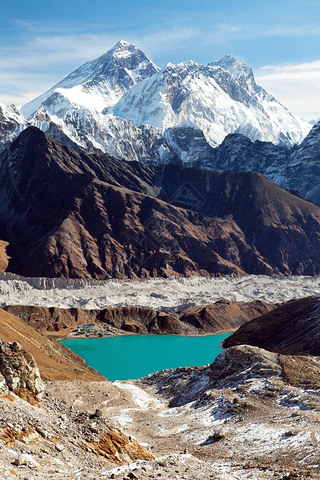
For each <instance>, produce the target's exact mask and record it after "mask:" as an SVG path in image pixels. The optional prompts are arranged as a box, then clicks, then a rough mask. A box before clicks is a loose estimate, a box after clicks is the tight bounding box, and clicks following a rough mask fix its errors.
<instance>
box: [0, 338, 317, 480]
mask: <svg viewBox="0 0 320 480" xmlns="http://www.w3.org/2000/svg"><path fill="white" fill-rule="evenodd" d="M4 354H5V362H4ZM0 366H1V372H2V377H1V379H2V380H1V397H0V406H1V420H0V459H1V461H0V475H1V478H5V479H8V480H12V479H16V478H20V479H28V480H29V479H37V478H39V479H62V478H63V479H66V480H67V479H91V480H93V479H99V478H101V479H102V478H106V479H109V478H113V479H119V480H120V479H121V480H123V479H139V478H140V479H154V478H160V479H161V478H163V479H166V480H168V479H176V480H181V479H186V480H187V479H188V480H189V479H190V480H191V479H192V480H200V479H201V480H202V479H203V478H207V479H217V480H218V479H222V480H231V479H239V478H241V479H279V480H280V479H317V478H320V474H319V462H320V451H319V446H318V445H319V441H320V435H319V395H318V392H319V387H320V385H319V378H320V377H319V373H320V362H319V360H318V358H316V357H300V356H294V357H293V356H282V355H277V354H275V353H270V352H267V351H266V350H262V349H259V348H257V347H251V346H238V347H232V348H229V349H227V350H226V351H225V352H223V353H222V354H221V355H220V356H219V357H218V358H217V359H216V360H215V362H214V363H213V364H212V365H209V366H205V367H197V368H181V369H178V370H175V371H174V370H169V371H163V372H159V373H157V374H153V375H150V376H149V377H146V378H145V379H142V380H140V381H127V382H113V383H111V382H108V381H104V382H84V381H55V382H44V383H42V382H41V380H40V378H39V374H38V370H37V367H36V366H35V364H34V363H33V362H32V360H31V358H30V356H28V354H27V353H25V352H24V351H21V350H20V347H19V345H17V344H5V343H4V342H2V344H1V355H0ZM35 379H37V382H38V383H37V388H36V390H35V385H36V382H35ZM18 387H19V388H22V389H24V390H28V392H29V393H30V398H28V399H29V402H31V404H30V403H28V402H27V400H26V399H23V398H21V391H19V388H18Z"/></svg>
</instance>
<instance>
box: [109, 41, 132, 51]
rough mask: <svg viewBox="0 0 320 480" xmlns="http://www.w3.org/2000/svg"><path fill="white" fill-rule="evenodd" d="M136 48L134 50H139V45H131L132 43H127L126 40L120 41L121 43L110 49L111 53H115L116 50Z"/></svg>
mask: <svg viewBox="0 0 320 480" xmlns="http://www.w3.org/2000/svg"><path fill="white" fill-rule="evenodd" d="M130 47H131V48H134V49H138V47H137V45H135V44H134V43H130V42H127V41H126V40H119V42H117V43H116V44H115V45H114V46H113V47H112V48H111V49H110V52H113V51H115V50H123V49H124V48H127V49H129V48H130Z"/></svg>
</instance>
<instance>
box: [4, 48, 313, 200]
mask: <svg viewBox="0 0 320 480" xmlns="http://www.w3.org/2000/svg"><path fill="white" fill-rule="evenodd" d="M22 114H23V115H24V116H25V117H26V118H27V120H25V119H24V117H23V116H22ZM29 125H33V126H36V127H38V128H40V129H41V130H43V131H44V132H46V133H47V134H48V135H50V136H51V137H53V138H54V139H55V140H57V141H58V142H59V143H61V144H64V145H68V146H71V147H73V148H79V147H83V148H89V149H99V150H102V151H103V152H107V153H109V154H111V155H113V156H115V157H117V158H121V159H124V160H136V161H139V162H142V163H153V164H166V163H183V164H185V165H196V166H200V167H202V168H208V169H210V170H219V171H226V170H229V171H230V170H231V171H248V170H256V171H259V172H261V173H262V174H264V175H265V176H267V177H269V178H271V179H272V180H273V181H274V182H276V183H278V184H279V185H281V186H284V187H285V188H288V189H293V190H296V191H298V192H299V193H300V195H302V196H304V197H305V198H309V199H312V200H313V201H315V199H316V202H317V203H319V202H320V198H318V197H319V196H320V193H319V195H318V194H317V193H315V190H314V186H312V185H311V184H310V185H309V183H310V182H311V183H312V175H313V174H314V172H315V169H317V166H316V165H317V162H316V161H315V162H314V161H313V159H314V158H316V159H317V158H318V157H317V155H318V153H317V145H318V144H319V143H320V133H319V131H318V130H319V129H318V127H317V126H315V127H314V128H313V129H312V131H311V132H310V134H309V135H308V136H307V134H308V132H309V131H310V129H311V128H312V126H311V125H310V124H308V123H306V122H304V121H303V120H300V119H299V118H297V117H296V116H294V115H292V114H291V113H290V112H289V111H288V110H287V109H286V108H285V107H284V106H283V105H281V104H280V103H279V102H277V100H275V98H274V97H272V96H271V95H269V94H268V93H267V92H266V91H265V90H264V89H263V88H262V87H260V86H259V85H257V83H256V81H255V78H254V74H253V72H252V70H251V68H250V67H249V66H247V65H246V64H244V63H241V62H238V61H237V60H236V59H235V58H234V57H232V56H230V55H227V56H225V57H223V58H222V59H220V60H219V61H216V62H212V63H209V64H208V65H199V64H197V63H195V62H191V61H190V62H186V63H181V64H178V65H173V64H168V65H167V66H166V68H164V69H163V70H160V69H159V67H157V66H156V65H155V64H154V63H153V62H152V61H151V60H150V59H149V58H148V57H147V56H146V55H145V54H144V53H143V52H142V51H141V50H140V49H139V48H138V47H137V46H135V45H132V44H130V43H128V42H125V41H120V42H118V43H117V44H116V45H115V46H114V47H113V48H112V49H111V50H109V51H108V52H107V53H105V54H104V55H102V56H101V57H99V58H97V59H95V60H92V61H90V62H87V63H86V64H84V65H82V66H81V67H79V68H78V69H77V70H75V71H74V72H72V73H71V74H70V75H68V76H67V77H66V78H65V79H63V80H62V81H61V82H59V83H58V84H57V85H55V86H54V87H52V88H51V89H49V90H48V91H46V92H45V93H43V94H42V95H40V96H39V97H38V98H36V99H34V100H33V101H31V102H29V103H27V104H26V105H24V106H23V107H22V108H21V114H20V113H19V112H18V111H17V110H16V109H15V108H14V107H4V106H2V107H1V106H0V128H1V133H2V135H1V140H0V150H1V148H3V147H4V146H5V145H7V144H8V142H10V141H11V139H12V138H13V137H14V136H16V135H17V134H18V133H19V132H20V131H21V130H23V129H24V128H26V127H27V126H29ZM306 136H307V137H306ZM305 137H306V138H305ZM318 137H319V139H318ZM304 139H305V140H304ZM301 142H302V143H301ZM300 144H301V145H300ZM219 145H220V146H219ZM296 145H300V146H299V147H296ZM301 159H302V160H301ZM299 162H302V163H301V165H302V166H301V168H300V166H299ZM303 172H306V185H307V186H306V187H305V186H303V185H302V183H301V180H300V178H302V177H303V178H305V176H304V173H303ZM310 172H311V173H310ZM317 174H318V173H317ZM311 190H312V193H310V192H311Z"/></svg>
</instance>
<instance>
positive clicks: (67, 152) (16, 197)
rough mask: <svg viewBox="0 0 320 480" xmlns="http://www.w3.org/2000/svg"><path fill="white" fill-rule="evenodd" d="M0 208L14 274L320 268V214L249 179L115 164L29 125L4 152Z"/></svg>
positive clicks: (310, 271) (257, 178) (263, 182)
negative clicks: (55, 141) (57, 139)
mask: <svg viewBox="0 0 320 480" xmlns="http://www.w3.org/2000/svg"><path fill="white" fill-rule="evenodd" d="M0 200H1V202H0V231H2V232H3V240H6V241H8V242H9V243H10V246H9V249H8V253H9V255H10V256H11V257H12V259H11V260H10V264H9V269H8V270H9V271H13V272H15V273H19V274H21V275H26V276H61V277H82V278H97V279H102V278H110V277H116V278H127V277H136V276H138V277H148V276H171V275H187V276H189V275H194V274H203V275H208V274H209V275H215V274H230V273H245V272H246V273H278V272H282V273H287V274H291V273H293V274H308V275H313V274H316V273H319V272H320V255H319V251H320V250H319V247H320V238H319V232H320V210H319V209H318V208H317V207H316V206H313V205H312V204H310V203H308V202H305V201H303V200H301V199H299V198H297V197H295V196H293V195H290V194H289V193H287V192H285V191H284V190H282V189H280V188H279V187H277V186H275V185H274V184H273V183H272V182H270V181H269V180H266V179H265V178H263V177H262V176H261V175H259V174H256V173H243V174H218V173H215V172H208V171H203V170H197V169H188V168H184V167H180V166H177V165H170V166H165V167H147V166H142V165H140V164H137V163H134V162H132V163H130V162H129V163H127V162H121V161H119V160H117V159H114V158H112V157H110V156H109V155H105V154H99V153H91V154H86V153H85V152H80V153H77V152H74V151H73V150H71V149H68V148H66V147H61V146H59V145H58V144H56V143H54V142H53V141H52V140H50V139H49V138H48V137H46V136H45V135H44V134H43V133H41V131H40V130H38V129H36V128H29V129H27V130H25V131H24V132H22V133H21V134H20V136H19V137H18V139H17V140H16V141H15V142H14V143H13V144H12V146H11V149H10V151H9V150H8V151H7V152H6V155H4V156H3V159H2V162H1V167H0Z"/></svg>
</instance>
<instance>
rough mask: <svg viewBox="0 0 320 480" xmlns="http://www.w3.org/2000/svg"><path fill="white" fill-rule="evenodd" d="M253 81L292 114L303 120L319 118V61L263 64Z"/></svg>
mask: <svg viewBox="0 0 320 480" xmlns="http://www.w3.org/2000/svg"><path fill="white" fill-rule="evenodd" d="M256 80H257V82H258V83H259V84H260V85H261V86H262V87H264V88H265V89H266V90H267V91H268V92H269V93H271V94H272V95H273V96H274V97H275V98H276V99H277V100H279V101H280V102H281V103H283V104H284V105H285V106H286V107H287V108H288V109H289V110H290V111H291V112H292V113H295V114H296V115H298V116H300V117H301V118H304V119H305V120H307V121H309V120H312V119H318V118H319V117H320V60H315V61H313V62H305V63H300V64H285V65H266V66H264V67H261V68H260V69H259V70H258V71H257V72H256Z"/></svg>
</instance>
